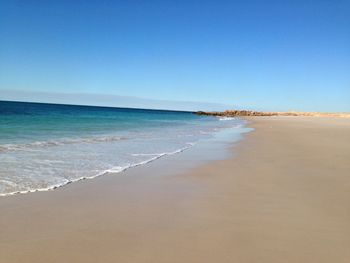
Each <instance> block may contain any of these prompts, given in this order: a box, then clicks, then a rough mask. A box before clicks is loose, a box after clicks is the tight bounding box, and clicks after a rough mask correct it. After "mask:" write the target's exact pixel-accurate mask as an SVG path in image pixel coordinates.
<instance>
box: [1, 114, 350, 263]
mask: <svg viewBox="0 0 350 263" xmlns="http://www.w3.org/2000/svg"><path fill="white" fill-rule="evenodd" d="M249 120H250V121H251V125H250V126H252V127H254V128H255V131H254V132H251V133H249V134H247V135H246V138H245V139H244V140H243V141H241V142H240V143H239V144H238V145H234V146H233V149H232V150H233V151H234V153H235V154H234V155H233V156H232V157H230V158H228V159H226V160H221V161H215V162H211V163H208V164H205V165H202V166H200V167H197V168H193V169H191V170H189V171H183V170H180V171H181V172H175V171H176V166H179V165H180V164H177V162H180V161H181V158H180V157H175V156H174V157H172V158H170V159H168V160H159V161H157V162H154V163H151V164H149V165H146V166H144V167H138V168H134V169H130V170H128V171H127V172H125V173H123V175H116V176H101V177H99V178H96V179H94V180H86V181H83V182H79V183H74V184H71V185H68V186H67V187H63V188H61V189H58V190H55V191H50V192H41V193H33V194H27V195H17V196H11V197H3V198H0V211H1V216H0V262H1V263H2V262H4V263H12V262H39V263H40V262H123V263H127V262H150V263H151V262H152V263H154V262H162V263H164V262H201V263H202V262H220V263H221V262H243V263H244V262H254V263H255V262H259V263H260V262H266V263H267V262H268V263H271V262H276V263H281V262H318V263H320V262H321V263H322V262H337V263H340V262H341V263H342V262H344V263H345V262H349V258H350V249H349V248H350V190H349V189H350V120H349V119H336V118H334V119H330V118H311V117H309V118H308V117H257V118H251V119H249ZM179 156H180V155H179ZM190 161H191V160H188V162H190Z"/></svg>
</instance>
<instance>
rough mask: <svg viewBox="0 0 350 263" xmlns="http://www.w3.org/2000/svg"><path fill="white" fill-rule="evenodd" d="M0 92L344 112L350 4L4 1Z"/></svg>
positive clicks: (348, 104)
mask: <svg viewBox="0 0 350 263" xmlns="http://www.w3.org/2000/svg"><path fill="white" fill-rule="evenodd" d="M1 90H22V91H25V92H27V93H28V92H31V91H39V92H40V91H43V92H45V94H47V93H50V92H52V93H93V94H113V95H121V96H136V97H144V98H151V99H155V100H158V99H163V100H181V101H203V102H216V103H222V104H229V105H234V106H240V107H246V108H252V109H263V110H314V111H350V1H349V0H320V1H317V0H302V1H292V0H290V1H269V0H266V1H263V0H262V1H257V0H255V1H250V0H246V1H243V0H242V1H233V0H232V1H220V0H218V1H215V0H212V1H205V0H204V1H193V0H187V1H185V0H184V1H167V0H162V1H161V0H159V1H146V0H145V1H103V0H100V1H97V0H96V1H74V0H61V1H31V0H26V1H24V0H22V1H20V0H0V99H1ZM78 102H79V101H78Z"/></svg>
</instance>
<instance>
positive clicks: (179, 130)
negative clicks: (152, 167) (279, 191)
mask: <svg viewBox="0 0 350 263" xmlns="http://www.w3.org/2000/svg"><path fill="white" fill-rule="evenodd" d="M243 125H244V121H242V120H239V119H234V118H233V119H232V118H224V119H219V118H215V117H206V116H197V115H195V114H193V113H190V112H178V111H161V110H144V109H124V108H108V107H90V106H72V105H55V104H39V103H23V102H4V101H0V195H8V194H13V193H18V192H22V193H24V192H30V191H38V190H48V189H52V188H55V187H58V186H62V185H65V184H67V183H70V182H74V181H78V180H81V179H85V178H93V177H96V176H98V175H101V174H104V173H106V172H120V171H123V170H125V169H127V168H130V167H134V166H138V165H142V164H146V163H148V162H150V161H154V160H156V159H158V158H161V157H162V156H165V155H171V154H176V153H180V152H182V151H184V150H186V149H188V148H189V147H191V146H193V145H194V144H197V143H199V144H200V143H203V142H205V141H206V140H207V139H210V138H213V136H214V135H215V134H218V133H219V132H222V131H223V130H225V129H232V128H233V129H234V128H237V131H239V128H240V127H242V126H243Z"/></svg>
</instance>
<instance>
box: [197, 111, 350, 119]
mask: <svg viewBox="0 0 350 263" xmlns="http://www.w3.org/2000/svg"><path fill="white" fill-rule="evenodd" d="M196 114H197V115H206V116H217V117H244V116H301V117H332V118H350V113H345V112H344V113H327V112H297V111H288V112H262V111H251V110H226V111H209V112H208V111H197V112H196Z"/></svg>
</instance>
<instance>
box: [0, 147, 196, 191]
mask: <svg viewBox="0 0 350 263" xmlns="http://www.w3.org/2000/svg"><path fill="white" fill-rule="evenodd" d="M187 145H189V146H187V147H183V148H181V149H178V150H176V151H173V152H165V153H160V154H153V155H156V156H155V157H153V158H151V159H148V160H145V161H142V162H139V163H135V164H131V165H127V166H124V167H122V166H115V167H112V168H110V169H107V170H105V171H102V172H100V173H98V174H96V175H93V176H83V177H79V178H77V179H73V180H66V182H64V183H61V184H56V185H52V186H49V187H46V188H38V189H31V190H22V191H15V192H11V193H5V194H0V197H3V196H12V195H17V194H28V193H35V192H46V191H51V190H55V189H56V188H59V187H63V186H65V185H67V184H70V183H75V182H79V181H82V180H90V179H94V178H96V177H99V176H101V175H105V174H108V173H111V174H114V173H121V172H123V171H125V170H127V169H130V168H133V167H137V166H140V165H144V164H147V163H150V162H153V161H155V160H157V159H159V158H161V157H163V156H166V155H173V154H177V153H181V152H183V151H185V150H187V149H189V148H190V147H192V146H193V145H194V143H187Z"/></svg>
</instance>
